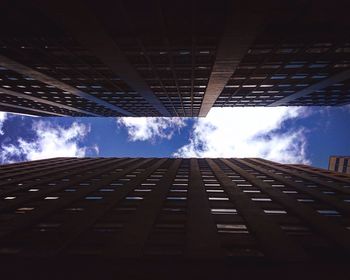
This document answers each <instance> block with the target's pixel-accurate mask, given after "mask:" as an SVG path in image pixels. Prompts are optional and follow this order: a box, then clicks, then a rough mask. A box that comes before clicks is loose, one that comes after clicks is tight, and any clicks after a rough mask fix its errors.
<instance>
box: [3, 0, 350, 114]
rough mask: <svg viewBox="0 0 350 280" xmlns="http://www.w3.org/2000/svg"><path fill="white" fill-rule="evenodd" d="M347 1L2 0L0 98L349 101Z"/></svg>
mask: <svg viewBox="0 0 350 280" xmlns="http://www.w3.org/2000/svg"><path fill="white" fill-rule="evenodd" d="M348 9H349V7H348V1H337V2H336V3H335V2H332V1H319V0H318V1H314V0H307V1H275V0H270V1H208V0H204V1H194V0H193V1H188V0H186V1H184V0H179V1H135V0H129V1H82V0H79V1H78V0H77V1H69V2H68V1H59V0H52V1H44V0H31V1H20V0H5V1H2V5H1V10H0V34H1V35H0V99H1V100H0V110H1V111H9V112H17V113H26V114H30V115H39V116H181V117H183V116H189V117H190V116H194V117H196V116H206V114H207V113H208V112H209V110H210V109H211V108H212V107H235V106H294V105H302V106H313V105H317V106H324V105H325V106H337V105H344V104H348V103H349V102H350V83H349V81H350V40H349V38H350V22H349V20H348Z"/></svg>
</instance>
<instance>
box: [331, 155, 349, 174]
mask: <svg viewBox="0 0 350 280" xmlns="http://www.w3.org/2000/svg"><path fill="white" fill-rule="evenodd" d="M328 169H329V170H331V171H335V172H340V173H346V174H350V156H330V157H329V164H328Z"/></svg>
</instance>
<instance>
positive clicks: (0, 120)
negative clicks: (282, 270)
mask: <svg viewBox="0 0 350 280" xmlns="http://www.w3.org/2000/svg"><path fill="white" fill-rule="evenodd" d="M6 119H7V113H5V112H0V135H3V134H4V132H3V131H2V126H3V125H4V122H5V120H6Z"/></svg>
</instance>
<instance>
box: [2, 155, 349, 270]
mask: <svg viewBox="0 0 350 280" xmlns="http://www.w3.org/2000/svg"><path fill="white" fill-rule="evenodd" d="M0 178H1V182H0V186H1V193H0V196H1V197H0V201H1V202H0V210H1V211H0V213H1V214H0V260H1V265H0V266H2V267H1V269H2V273H3V271H8V270H10V269H11V268H16V266H18V265H19V264H21V267H26V268H28V266H29V267H30V266H31V265H32V266H34V267H35V266H39V267H40V268H39V269H40V270H41V269H42V270H45V269H48V267H52V266H56V265H57V266H58V267H59V269H58V270H59V271H60V270H64V269H65V267H64V266H62V267H60V265H59V262H58V261H62V262H64V261H66V262H69V263H70V265H72V266H73V267H74V266H76V265H78V264H82V265H83V271H85V272H88V271H94V273H97V275H100V274H101V273H102V274H103V273H106V270H103V269H101V267H104V268H108V269H109V270H108V271H112V270H113V269H117V268H118V267H119V269H120V270H121V271H124V273H125V272H129V273H131V274H132V272H133V273H135V274H137V273H140V274H141V273H143V272H145V271H148V272H149V273H151V272H152V273H154V272H155V271H158V272H160V271H163V270H166V268H167V269H170V268H169V267H172V268H171V270H169V271H163V272H164V273H168V275H169V273H170V272H171V271H172V272H171V274H172V275H174V274H173V273H175V274H176V273H179V271H182V272H184V270H185V269H194V268H196V269H194V270H195V271H192V272H193V273H194V274H195V275H197V276H198V275H206V273H207V272H208V273H209V272H210V273H213V272H214V274H215V275H217V276H218V275H221V273H229V272H232V273H233V272H234V273H239V272H244V273H245V274H244V275H247V273H248V274H249V273H258V272H259V271H260V269H261V268H262V267H264V265H267V269H270V270H271V272H272V273H274V275H276V273H277V274H278V272H279V271H280V269H282V268H283V267H284V265H286V264H287V265H288V264H292V267H294V266H297V267H298V265H301V266H305V267H306V268H307V267H308V265H311V264H313V265H315V264H316V265H315V266H314V268H315V271H314V272H313V274H312V275H322V272H323V271H327V268H328V269H329V268H331V267H333V266H334V265H336V266H337V265H340V266H342V265H343V266H342V267H343V268H344V267H346V264H347V263H348V261H349V256H350V255H349V254H350V238H349V234H350V219H349V218H350V179H349V177H348V176H345V175H342V174H339V173H334V172H330V171H327V170H323V169H318V168H314V167H310V166H305V165H288V164H278V163H274V162H271V161H267V160H262V159H257V158H247V159H238V158H237V159H160V158H158V159H155V158H147V159H145V158H94V159H92V158H55V159H48V160H41V161H33V162H26V163H17V164H10V165H4V166H1V167H0ZM43 261H44V262H46V264H47V265H48V266H47V267H46V266H43V265H42V262H43ZM28 263H29V264H30V265H28ZM22 264H23V266H22ZM203 264H206V265H204V266H203ZM163 265H164V266H163ZM192 265H193V266H192ZM198 265H199V266H198ZM246 265H248V266H253V267H255V269H256V270H253V271H249V270H248V271H247V267H246ZM344 265H345V266H344ZM174 267H175V269H174ZM305 267H304V268H305ZM265 268H266V267H265ZM198 269H199V270H198ZM346 269H347V267H346ZM29 270H30V268H29ZM26 271H27V270H26V269H24V268H23V271H21V270H19V271H15V272H13V273H14V274H16V273H19V274H20V273H26ZM55 271H56V272H55V273H59V271H58V272H57V270H55ZM142 271H143V272H142ZM254 271H255V272H254ZM330 271H332V275H333V276H336V275H338V273H339V274H341V275H342V276H344V277H345V276H346V275H349V274H348V272H346V273H347V274H342V273H343V272H344V270H343V269H341V270H334V271H333V270H330ZM347 271H348V270H347ZM292 272H293V271H291V273H292ZM50 273H53V272H52V271H51V272H50ZM152 273H151V274H149V275H152ZM147 275H148V274H147ZM236 275H238V274H236ZM303 275H304V276H305V275H307V270H304V271H303ZM170 276H171V275H170Z"/></svg>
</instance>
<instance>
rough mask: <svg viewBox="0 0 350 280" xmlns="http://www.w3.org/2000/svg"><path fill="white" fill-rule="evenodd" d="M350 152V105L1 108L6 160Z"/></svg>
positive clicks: (304, 156)
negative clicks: (165, 114) (199, 112)
mask: <svg viewBox="0 0 350 280" xmlns="http://www.w3.org/2000/svg"><path fill="white" fill-rule="evenodd" d="M334 154H337V155H349V154H350V108H349V107H323V108H321V107H312V108H311V107H310V108H291V107H276V108H261V107H260V108H216V109H212V110H211V111H210V113H209V115H208V116H207V117H206V118H200V119H195V118H182V119H180V118H174V119H166V118H119V119H116V118H32V117H29V116H18V115H13V114H2V113H0V161H1V162H3V163H5V162H14V161H22V160H33V159H39V158H48V157H55V156H80V157H81V156H92V157H94V156H101V157H172V156H183V157H191V156H196V157H264V158H269V159H271V160H275V161H279V162H292V163H296V162H301V163H311V164H312V165H314V166H319V167H324V168H326V167H327V164H328V157H329V156H330V155H334Z"/></svg>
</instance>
